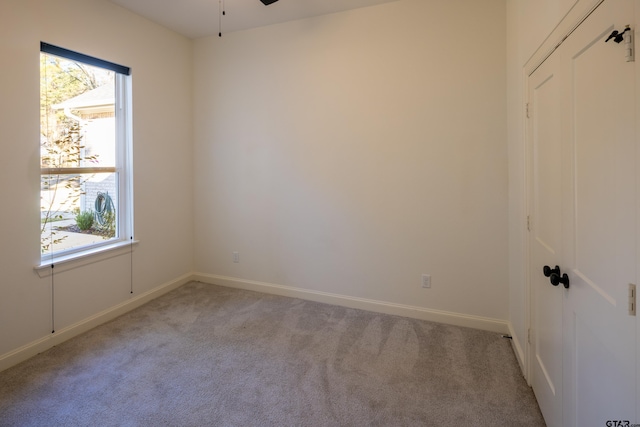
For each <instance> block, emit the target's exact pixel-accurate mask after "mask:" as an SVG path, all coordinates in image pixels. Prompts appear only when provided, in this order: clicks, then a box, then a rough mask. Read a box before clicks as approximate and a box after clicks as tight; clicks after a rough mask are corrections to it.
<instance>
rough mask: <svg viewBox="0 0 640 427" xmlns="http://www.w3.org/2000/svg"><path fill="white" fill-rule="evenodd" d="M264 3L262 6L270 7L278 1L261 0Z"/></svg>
mask: <svg viewBox="0 0 640 427" xmlns="http://www.w3.org/2000/svg"><path fill="white" fill-rule="evenodd" d="M260 1H261V2H262V4H264V5H265V6H269V5H270V4H271V3H275V2H277V1H278V0H260Z"/></svg>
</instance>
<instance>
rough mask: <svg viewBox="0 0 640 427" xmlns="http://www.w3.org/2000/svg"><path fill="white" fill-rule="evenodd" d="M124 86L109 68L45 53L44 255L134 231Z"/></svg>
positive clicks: (121, 76) (42, 102)
mask: <svg viewBox="0 0 640 427" xmlns="http://www.w3.org/2000/svg"><path fill="white" fill-rule="evenodd" d="M47 46H48V45H47ZM62 51H63V52H64V50H62ZM56 52H58V51H56ZM81 56H83V55H81ZM84 58H88V57H84V56H83V59H84ZM89 59H91V58H89ZM127 85H128V78H127V76H126V75H124V74H121V73H118V72H116V71H113V70H111V69H107V68H104V67H100V66H95V65H90V64H89V63H87V62H85V61H80V60H78V59H77V58H73V57H72V58H69V57H65V56H60V55H54V54H51V53H49V52H47V51H41V53H40V111H41V117H40V183H41V188H40V196H41V197H40V198H41V204H40V218H41V224H40V226H41V236H40V249H41V252H42V256H43V259H44V258H47V257H54V256H58V255H67V254H73V253H77V252H82V251H84V250H86V249H91V248H94V247H97V246H102V245H109V244H112V243H114V242H118V241H121V240H124V239H125V238H126V236H128V235H129V234H130V228H131V227H130V224H131V220H130V215H129V212H128V205H129V203H127V201H128V198H129V197H130V194H127V193H128V191H127V189H128V188H130V186H129V185H128V180H129V177H130V172H131V171H130V170H129V168H128V167H127V165H128V164H129V162H128V161H127V160H128V159H127V153H128V152H129V150H128V138H127V135H128V130H127V129H128V121H127V116H128V115H127V114H126V105H127V102H126V96H125V94H126V93H127V89H128V88H127Z"/></svg>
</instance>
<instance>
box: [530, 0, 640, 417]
mask: <svg viewBox="0 0 640 427" xmlns="http://www.w3.org/2000/svg"><path fill="white" fill-rule="evenodd" d="M633 17H634V0H605V1H604V3H602V4H601V5H600V6H599V7H598V8H597V9H596V10H595V11H594V12H593V13H592V14H591V15H590V16H589V17H588V18H587V19H586V21H584V22H583V23H582V24H581V25H580V26H579V27H578V28H577V29H576V30H575V31H574V32H573V33H572V34H571V35H570V36H569V37H568V38H567V39H566V40H565V41H564V42H563V43H562V45H560V47H559V48H558V49H557V50H556V51H555V52H554V53H553V54H552V55H551V56H550V57H549V58H548V59H547V60H546V61H545V62H544V63H543V64H542V66H540V67H539V68H538V69H537V70H536V71H535V72H534V73H533V74H532V75H531V76H530V77H529V80H528V84H529V94H528V96H529V98H528V100H529V104H530V105H529V109H530V112H531V113H532V114H531V117H530V119H529V122H528V123H529V141H530V144H529V145H530V152H529V162H528V164H529V171H528V176H529V181H530V183H531V188H530V191H529V194H530V209H529V210H530V216H531V219H532V221H531V222H532V228H531V234H530V239H529V241H530V262H529V265H530V288H531V300H530V301H531V330H530V353H529V355H530V367H531V369H530V372H531V383H532V386H533V389H534V392H535V394H536V397H537V399H538V402H539V404H540V408H541V410H542V413H543V415H544V417H545V420H546V421H547V424H548V425H549V426H551V427H552V426H585V425H593V426H599V425H603V426H604V425H607V421H609V420H629V421H630V422H631V423H633V422H635V421H636V414H635V403H636V390H635V388H636V376H635V360H636V345H635V344H636V340H635V336H636V330H635V325H636V322H635V317H634V316H632V315H630V314H629V301H630V297H629V289H630V285H631V284H635V283H636V259H637V258H636V235H637V234H636V215H637V211H636V188H635V186H636V138H635V132H636V130H635V128H636V124H635V74H634V73H635V62H627V61H626V57H625V45H624V43H620V44H618V43H616V42H615V40H610V41H608V42H605V40H606V39H607V38H608V37H609V35H610V34H611V33H612V32H613V31H614V30H617V31H620V32H621V31H623V30H624V28H625V26H626V25H630V26H631V27H632V28H633V27H634V22H632V20H633ZM545 266H546V268H545ZM556 266H557V267H558V268H557V269H556ZM545 273H547V274H546V275H545ZM547 276H548V277H547Z"/></svg>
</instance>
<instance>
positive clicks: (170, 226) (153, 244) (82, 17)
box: [0, 0, 193, 367]
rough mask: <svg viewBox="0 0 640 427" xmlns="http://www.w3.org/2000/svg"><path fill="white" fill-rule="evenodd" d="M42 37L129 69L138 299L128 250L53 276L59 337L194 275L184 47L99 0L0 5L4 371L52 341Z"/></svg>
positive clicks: (187, 53) (18, 0)
mask: <svg viewBox="0 0 640 427" xmlns="http://www.w3.org/2000/svg"><path fill="white" fill-rule="evenodd" d="M40 41H45V42H47V43H50V44H54V45H59V46H62V47H65V48H68V49H71V50H76V51H79V52H82V53H85V54H88V55H92V56H96V57H98V58H102V59H106V60H109V61H112V62H116V63H120V64H123V65H126V66H129V67H131V69H132V79H133V118H134V129H133V139H134V141H133V144H134V163H135V165H134V168H135V173H134V187H135V215H136V219H135V237H136V239H138V240H140V244H139V246H138V247H137V248H136V250H135V251H134V253H133V280H134V290H135V293H134V295H133V296H132V295H130V293H129V287H130V279H131V268H130V265H131V257H130V256H129V255H128V254H127V255H125V256H119V257H116V258H111V259H109V260H105V261H102V262H98V263H94V264H90V265H88V266H85V267H82V268H78V269H74V270H70V271H67V272H63V273H60V274H56V276H55V292H54V295H55V304H56V309H55V316H56V319H55V320H56V322H55V324H56V325H55V326H56V330H58V331H64V330H65V328H69V327H70V326H71V325H74V324H77V323H78V322H82V321H83V320H86V319H87V318H90V317H92V316H96V315H97V314H99V313H101V312H103V311H104V310H108V309H110V308H112V307H114V306H118V305H120V304H123V303H126V302H127V301H128V300H130V299H131V298H135V297H136V296H138V295H140V294H143V293H145V292H147V291H150V290H152V289H154V288H156V287H158V286H161V285H163V284H166V283H167V282H171V281H173V280H175V279H176V278H178V277H180V276H182V275H185V274H187V273H190V272H191V270H192V262H193V246H192V242H193V238H192V219H193V215H192V212H193V211H192V205H193V203H192V181H191V179H192V175H191V166H192V157H191V151H192V147H191V144H192V139H193V138H192V131H191V81H192V73H191V62H192V61H191V42H190V41H189V40H187V39H186V38H184V37H182V36H178V35H176V34H174V33H172V32H170V31H168V30H166V29H164V28H162V27H160V26H158V25H155V24H152V23H150V22H149V21H147V20H144V19H142V18H140V17H138V16H136V15H133V14H132V13H130V12H127V11H125V10H124V9H122V8H120V7H118V6H115V5H114V4H112V3H109V2H106V1H103V0H46V1H45V0H3V1H2V2H0V57H1V58H2V67H1V71H0V93H1V94H2V96H0V153H1V155H0V197H1V200H2V203H1V206H2V208H0V232H1V233H0V239H1V240H0V325H2V326H1V327H0V367H1V366H3V365H2V361H3V360H5V359H6V358H7V355H9V354H10V353H11V352H13V351H14V350H16V349H19V348H21V347H23V346H27V345H29V344H31V343H34V342H41V341H42V340H46V339H47V337H48V336H51V295H52V290H51V280H50V278H44V279H41V278H39V277H38V275H37V274H36V273H35V272H34V269H33V268H34V266H36V265H37V264H38V263H39V260H40V248H39V238H40V236H39V232H40V229H39V214H38V211H39V206H40V200H39V197H40V196H39V191H40V188H39V59H38V58H39V49H40Z"/></svg>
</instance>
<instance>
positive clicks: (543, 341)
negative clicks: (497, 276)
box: [529, 56, 565, 426]
mask: <svg viewBox="0 0 640 427" xmlns="http://www.w3.org/2000/svg"><path fill="white" fill-rule="evenodd" d="M557 59H558V58H557V57H556V56H552V57H550V58H549V59H547V61H545V62H544V63H543V64H542V66H540V67H539V68H538V69H537V70H536V72H535V73H534V74H533V75H532V76H531V77H530V79H529V115H530V120H529V141H531V144H530V152H529V158H530V160H531V162H530V170H529V176H530V177H531V179H530V180H529V182H530V185H531V188H530V190H529V194H530V195H531V199H532V200H531V207H532V209H531V213H530V224H531V235H530V244H531V248H530V255H531V261H530V265H531V269H530V287H531V301H532V305H531V308H532V309H531V329H530V331H531V333H530V335H529V341H530V343H531V353H530V354H531V359H530V360H531V384H532V387H533V390H534V391H535V394H536V397H537V399H538V403H539V405H540V409H541V411H542V414H543V415H544V418H545V420H546V421H547V424H548V425H549V426H559V425H561V423H562V291H561V290H560V289H559V288H558V287H557V286H552V284H551V283H550V280H549V277H547V276H546V275H545V274H544V272H543V270H544V267H545V266H546V267H547V269H551V270H553V269H555V267H556V265H561V264H562V243H563V239H562V209H561V206H562V202H563V198H562V186H561V182H562V163H563V159H562V144H561V142H562V133H563V131H562V125H563V120H562V113H563V110H565V108H563V105H562V104H563V103H562V101H563V97H562V96H561V92H562V89H563V84H564V77H563V76H562V75H561V74H560V71H561V67H559V66H558V61H557ZM549 273H550V271H549V270H547V272H546V274H547V275H549Z"/></svg>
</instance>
